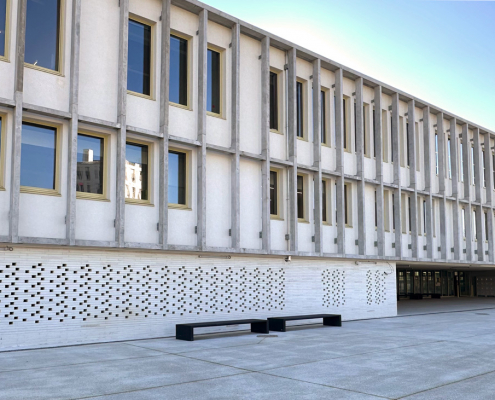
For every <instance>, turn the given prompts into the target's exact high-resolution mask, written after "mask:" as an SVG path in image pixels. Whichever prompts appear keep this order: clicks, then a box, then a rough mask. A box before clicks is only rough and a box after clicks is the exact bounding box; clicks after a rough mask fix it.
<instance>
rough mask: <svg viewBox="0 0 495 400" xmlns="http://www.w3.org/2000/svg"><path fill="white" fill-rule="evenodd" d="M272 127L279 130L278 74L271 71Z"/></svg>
mask: <svg viewBox="0 0 495 400" xmlns="http://www.w3.org/2000/svg"><path fill="white" fill-rule="evenodd" d="M270 129H274V130H278V75H277V74H276V73H275V72H270Z"/></svg>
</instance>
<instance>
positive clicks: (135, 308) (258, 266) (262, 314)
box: [0, 247, 397, 350]
mask: <svg viewBox="0 0 495 400" xmlns="http://www.w3.org/2000/svg"><path fill="white" fill-rule="evenodd" d="M390 266H391V267H392V269H391V268H390ZM390 271H392V273H390V274H389V275H386V273H389V272H390ZM395 292H396V280H395V264H393V265H389V264H387V263H384V264H378V265H375V264H361V265H356V264H355V263H354V262H351V261H339V260H310V259H293V260H292V261H291V262H288V263H287V262H285V261H284V260H283V257H277V258H269V257H264V258H263V257H247V256H246V257H233V258H232V259H225V258H223V259H221V258H198V256H196V255H187V254H164V253H160V252H135V251H129V250H121V251H118V250H80V249H71V250H67V249H41V248H19V247H16V248H15V251H13V252H0V350H10V349H20V348H36V347H45V346H61V345H70V344H80V343H92V342H105V341H116V340H128V339H143V338H154V337H163V336H173V335H175V324H176V323H182V322H190V321H191V322H192V321H195V322H196V321H208V320H221V319H237V318H251V317H256V318H267V317H271V316H277V315H278V316H280V315H292V314H306V313H322V312H328V313H338V314H342V318H343V320H352V319H362V318H376V317H386V316H393V315H396V313H397V307H396V298H395V297H396V296H395ZM243 328H244V327H243ZM226 329H230V330H232V328H226Z"/></svg>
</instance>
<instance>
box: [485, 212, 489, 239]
mask: <svg viewBox="0 0 495 400" xmlns="http://www.w3.org/2000/svg"><path fill="white" fill-rule="evenodd" d="M485 242H488V213H485Z"/></svg>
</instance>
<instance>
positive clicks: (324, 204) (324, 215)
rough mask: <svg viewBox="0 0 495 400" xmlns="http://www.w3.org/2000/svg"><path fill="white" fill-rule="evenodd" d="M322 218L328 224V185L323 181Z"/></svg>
mask: <svg viewBox="0 0 495 400" xmlns="http://www.w3.org/2000/svg"><path fill="white" fill-rule="evenodd" d="M321 218H322V220H323V221H324V222H327V183H326V182H325V181H321Z"/></svg>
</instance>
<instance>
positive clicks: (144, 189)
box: [125, 142, 150, 200]
mask: <svg viewBox="0 0 495 400" xmlns="http://www.w3.org/2000/svg"><path fill="white" fill-rule="evenodd" d="M125 158H126V160H125V197H126V198H127V199H134V200H150V198H149V192H148V146H146V145H142V144H137V143H129V142H127V143H126V146H125Z"/></svg>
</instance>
